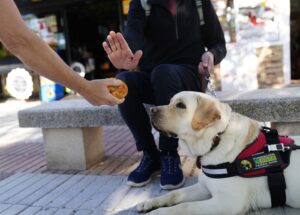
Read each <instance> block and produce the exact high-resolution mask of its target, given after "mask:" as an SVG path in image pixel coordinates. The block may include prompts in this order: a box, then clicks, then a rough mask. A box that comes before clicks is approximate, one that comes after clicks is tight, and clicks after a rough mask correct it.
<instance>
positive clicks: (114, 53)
mask: <svg viewBox="0 0 300 215" xmlns="http://www.w3.org/2000/svg"><path fill="white" fill-rule="evenodd" d="M102 45H103V48H104V50H105V52H106V54H107V56H108V58H109V60H110V61H111V63H112V64H113V65H114V67H116V68H117V69H126V70H133V69H135V68H136V67H137V65H138V64H139V61H140V59H141V57H142V55H143V52H142V51H141V50H138V51H137V52H136V53H134V54H133V53H132V51H131V49H130V48H129V46H128V44H127V42H126V40H125V39H124V37H123V35H122V34H121V33H115V32H114V31H111V32H109V35H108V36H107V41H105V42H103V44H102Z"/></svg>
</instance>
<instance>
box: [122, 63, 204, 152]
mask: <svg viewBox="0 0 300 215" xmlns="http://www.w3.org/2000/svg"><path fill="white" fill-rule="evenodd" d="M117 78H118V79H121V80H122V81H124V82H125V83H126V84H127V86H128V95H127V96H126V98H125V102H124V103H122V104H120V105H119V110H120V113H121V115H122V117H123V119H124V120H125V122H126V124H127V126H128V127H129V129H130V131H131V132H132V134H133V136H134V139H135V141H136V146H137V150H138V151H151V150H156V145H155V141H154V137H153V135H152V132H151V130H152V127H151V123H150V119H149V116H148V114H147V111H146V109H145V107H144V103H146V104H154V105H166V104H169V102H170V99H171V98H172V97H173V96H174V95H175V94H176V93H178V92H181V91H199V90H200V86H199V78H198V68H197V66H193V65H186V64H183V65H174V64H161V65H158V66H156V67H155V68H154V69H153V70H152V71H151V72H131V71H123V72H120V73H119V74H118V75H117ZM177 147H178V139H174V138H169V137H167V136H165V135H163V134H160V137H159V149H160V150H165V151H174V150H177Z"/></svg>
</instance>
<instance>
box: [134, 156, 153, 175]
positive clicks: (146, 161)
mask: <svg viewBox="0 0 300 215" xmlns="http://www.w3.org/2000/svg"><path fill="white" fill-rule="evenodd" d="M151 162H152V159H151V157H150V156H149V155H144V156H143V158H142V161H141V163H140V165H139V166H138V168H137V169H136V171H137V172H143V171H144V170H145V169H146V168H147V167H148V166H149V165H150V164H151Z"/></svg>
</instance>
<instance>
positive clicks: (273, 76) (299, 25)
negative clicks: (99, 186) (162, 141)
mask: <svg viewBox="0 0 300 215" xmlns="http://www.w3.org/2000/svg"><path fill="white" fill-rule="evenodd" d="M15 2H16V4H17V5H18V7H19V9H20V11H21V13H22V16H23V19H24V21H25V22H26V24H27V25H28V27H29V28H30V29H31V30H32V31H34V32H35V33H36V34H38V35H39V36H40V37H41V38H42V39H43V40H44V41H46V42H47V43H48V44H49V46H51V47H52V48H53V49H54V50H55V51H56V52H57V53H58V54H59V56H60V57H61V58H62V59H63V60H64V61H65V62H66V63H67V64H68V65H70V66H71V67H72V68H73V69H74V71H75V72H78V73H79V74H80V75H82V76H83V77H84V78H86V79H88V80H91V79H101V78H107V77H114V76H115V75H116V72H117V71H116V69H115V68H114V67H113V66H112V65H111V64H110V62H109V60H108V59H107V57H106V55H105V53H104V51H103V49H102V42H103V40H104V39H105V37H106V35H107V34H108V32H109V31H110V30H115V31H121V32H122V31H123V30H124V28H125V27H126V18H127V13H128V8H129V4H130V0H15ZM212 2H213V5H214V7H215V9H216V12H217V15H218V17H219V19H220V22H221V24H222V27H223V30H224V33H225V37H226V42H227V49H228V54H227V56H226V58H225V59H224V60H223V61H222V63H221V64H220V65H218V66H217V67H216V68H215V71H214V76H213V77H214V81H215V87H216V88H217V90H223V91H225V90H251V89H257V88H279V87H286V86H292V85H294V84H299V82H300V1H299V0H286V1H282V0H251V1H245V0H212ZM73 93H74V92H72V91H71V90H69V89H66V88H65V87H64V86H61V85H59V84H57V83H54V82H52V81H50V80H47V79H45V78H42V77H40V76H39V75H37V74H35V73H33V72H32V71H30V69H29V68H27V67H26V65H24V64H22V63H21V62H20V61H19V60H18V59H17V58H16V57H14V56H13V55H11V53H9V52H8V51H7V50H6V49H5V48H4V47H3V45H2V44H1V43H0V98H3V99H6V98H15V99H21V100H27V99H38V100H41V101H43V102H50V101H55V100H59V99H61V98H63V97H65V96H66V95H68V94H73Z"/></svg>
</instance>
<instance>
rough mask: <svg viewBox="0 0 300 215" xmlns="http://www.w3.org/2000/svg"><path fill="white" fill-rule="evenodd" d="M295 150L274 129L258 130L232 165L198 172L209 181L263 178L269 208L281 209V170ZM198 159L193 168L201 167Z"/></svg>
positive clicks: (283, 181)
mask: <svg viewBox="0 0 300 215" xmlns="http://www.w3.org/2000/svg"><path fill="white" fill-rule="evenodd" d="M296 149H300V146H296V145H295V144H294V140H293V139H292V138H289V137H287V136H279V135H278V132H277V130H275V129H271V128H267V127H262V128H261V131H260V133H259V135H258V137H257V139H256V140H255V141H254V142H253V143H251V144H250V145H248V146H247V147H246V148H245V149H244V150H243V151H242V152H241V153H240V154H239V155H238V156H237V158H236V159H235V160H234V161H233V162H231V163H229V162H227V163H222V164H218V165H206V166H202V171H203V173H204V174H205V175H206V176H208V177H211V178H226V177H232V176H240V177H259V176H267V177H268V185H269V189H270V194H271V201H272V207H276V206H282V205H284V204H285V202H286V196H285V189H286V184H285V178H284V175H283V171H284V169H285V168H286V167H287V166H288V165H289V163H290V155H291V152H292V150H296ZM199 159H200V158H199V157H198V158H197V166H198V167H200V168H201V166H200V162H199Z"/></svg>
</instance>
